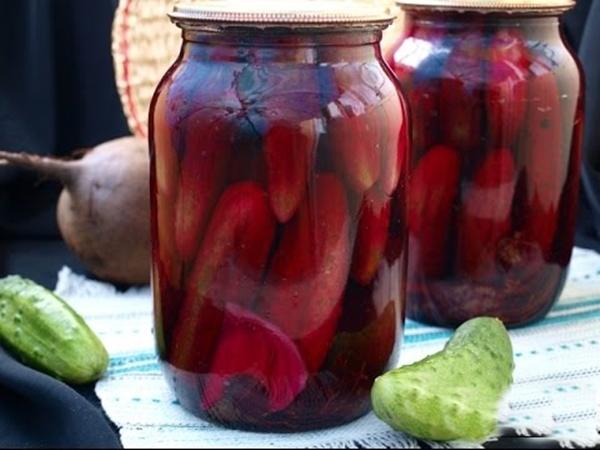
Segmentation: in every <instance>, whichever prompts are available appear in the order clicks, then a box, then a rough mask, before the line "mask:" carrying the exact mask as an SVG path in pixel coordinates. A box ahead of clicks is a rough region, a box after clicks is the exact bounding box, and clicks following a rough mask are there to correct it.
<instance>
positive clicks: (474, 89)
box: [439, 32, 486, 152]
mask: <svg viewBox="0 0 600 450" xmlns="http://www.w3.org/2000/svg"><path fill="white" fill-rule="evenodd" d="M483 39H484V37H483V34H482V33H481V32H471V33H468V34H465V35H464V36H462V37H461V39H460V40H457V41H456V44H455V46H454V49H453V50H452V53H451V55H450V57H449V58H448V61H447V63H446V66H445V69H444V74H443V78H442V81H441V83H440V98H439V108H440V109H439V111H440V127H441V136H442V142H443V143H444V144H446V145H449V146H450V147H453V148H455V149H457V150H458V151H461V152H469V151H475V150H477V149H478V148H479V147H480V145H481V138H482V118H483V116H484V114H483V113H484V110H483V97H482V89H483V86H485V84H486V80H485V78H484V67H483V59H482V55H481V51H480V49H481V47H482V45H483Z"/></svg>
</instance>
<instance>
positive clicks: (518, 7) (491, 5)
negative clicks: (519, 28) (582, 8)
mask: <svg viewBox="0 0 600 450" xmlns="http://www.w3.org/2000/svg"><path fill="white" fill-rule="evenodd" d="M575 1H576V0H396V4H397V5H398V6H400V7H403V8H419V9H434V10H442V11H443V10H446V11H448V10H450V11H475V12H482V13H485V12H532V13H546V12H549V11H557V12H564V11H567V10H569V9H571V8H573V7H574V6H575Z"/></svg>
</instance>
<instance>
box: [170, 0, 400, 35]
mask: <svg viewBox="0 0 600 450" xmlns="http://www.w3.org/2000/svg"><path fill="white" fill-rule="evenodd" d="M367 6H368V7H367ZM169 17H170V18H171V21H173V22H174V23H175V24H176V25H178V26H180V27H182V28H185V27H195V26H199V25H200V26H202V25H208V26H219V27H227V26H234V27H247V28H267V27H279V28H281V27H284V28H292V29H293V28H331V27H336V28H371V29H381V30H383V29H385V28H387V27H388V26H389V25H390V24H391V23H392V22H393V20H394V19H395V16H394V15H393V14H390V13H389V12H388V11H386V10H385V9H382V8H379V7H373V5H366V4H358V3H355V2H354V3H348V2H345V1H343V0H325V1H311V2H301V3H297V2H294V3H293V4H290V2H286V1H279V2H273V1H271V2H267V1H265V0H253V1H252V2H248V1H243V0H205V1H202V2H199V3H189V0H188V2H187V3H186V2H180V3H176V4H175V5H174V6H173V9H172V11H171V12H170V13H169Z"/></svg>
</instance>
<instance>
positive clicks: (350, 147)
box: [327, 111, 381, 192]
mask: <svg viewBox="0 0 600 450" xmlns="http://www.w3.org/2000/svg"><path fill="white" fill-rule="evenodd" d="M377 118H378V117H377V113H376V112H375V111H369V112H366V113H364V114H361V115H358V116H353V117H338V118H334V119H331V120H330V121H329V123H328V125H327V127H328V129H329V134H330V136H331V146H332V147H331V150H332V152H333V156H334V159H335V161H336V165H337V166H338V167H339V170H340V171H341V173H343V174H344V177H345V179H346V181H347V182H348V184H349V185H350V186H351V187H352V189H353V190H355V191H356V192H364V191H366V190H368V189H370V188H371V187H372V186H373V185H374V184H375V182H376V181H377V179H378V178H379V173H380V170H381V152H380V150H381V147H380V140H381V136H380V135H379V128H380V126H381V125H380V124H379V123H378V120H377Z"/></svg>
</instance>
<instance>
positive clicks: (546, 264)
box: [386, 9, 583, 326]
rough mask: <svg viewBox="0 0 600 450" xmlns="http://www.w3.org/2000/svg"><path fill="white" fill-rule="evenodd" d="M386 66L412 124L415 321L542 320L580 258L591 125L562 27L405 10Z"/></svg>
mask: <svg viewBox="0 0 600 450" xmlns="http://www.w3.org/2000/svg"><path fill="white" fill-rule="evenodd" d="M386 60H387V61H388V63H389V64H390V66H391V67H392V69H393V71H394V72H395V74H396V75H397V77H398V79H399V80H400V82H401V85H402V87H403V91H404V92H405V94H406V96H407V100H408V103H409V109H410V110H411V113H412V118H413V121H412V137H413V152H412V158H411V165H410V167H411V169H410V172H411V173H410V183H409V205H408V212H407V225H408V229H409V263H408V267H409V274H408V291H407V292H408V293H407V296H408V300H407V302H408V303H407V314H408V316H409V317H411V318H414V319H416V320H421V321H425V322H429V323H434V324H438V325H446V326H448V325H450V326H456V325H458V324H460V323H462V322H463V321H465V320H468V319H470V318H473V317H476V316H482V315H486V316H495V317H499V318H500V319H501V320H503V321H504V322H505V323H506V324H507V325H511V326H516V325H523V324H526V323H529V322H531V321H534V320H536V319H539V318H541V317H543V316H544V315H545V314H546V313H547V312H548V310H549V309H550V307H551V306H552V305H553V303H554V302H555V301H556V299H557V298H558V296H559V295H560V292H561V290H562V288H563V285H564V281H565V277H566V272H567V267H568V264H569V261H570V257H571V253H572V248H573V242H574V232H575V229H574V228H575V218H576V205H577V202H578V187H579V165H580V148H581V135H582V124H583V110H582V98H583V97H582V89H583V83H582V76H581V70H580V67H579V65H578V63H577V61H576V59H575V57H574V56H573V54H572V53H571V52H570V50H569V49H568V48H567V46H566V45H565V42H564V40H563V38H562V36H561V33H560V29H559V20H558V18H557V17H554V16H540V15H527V14H519V13H513V14H508V13H493V14H492V13H489V14H479V13H475V12H471V13H466V12H465V13H458V12H454V13H453V12H444V13H443V12H433V11H425V10H417V9H413V10H408V11H407V15H406V23H405V28H404V32H403V36H401V37H399V40H398V42H397V44H396V45H395V46H394V48H393V49H392V50H391V51H390V52H389V54H388V55H386Z"/></svg>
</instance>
